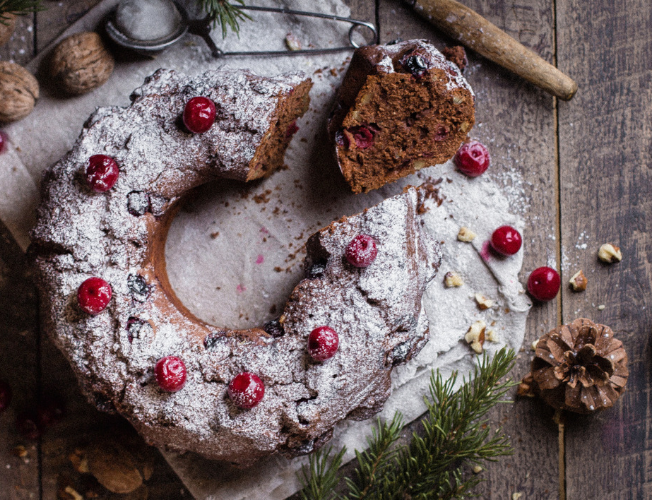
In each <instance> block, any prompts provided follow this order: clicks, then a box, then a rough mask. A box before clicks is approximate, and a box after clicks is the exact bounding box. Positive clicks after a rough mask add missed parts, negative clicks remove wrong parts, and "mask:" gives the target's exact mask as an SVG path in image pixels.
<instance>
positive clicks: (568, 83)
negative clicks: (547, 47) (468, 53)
mask: <svg viewBox="0 0 652 500" xmlns="http://www.w3.org/2000/svg"><path fill="white" fill-rule="evenodd" d="M406 2H407V3H408V4H410V5H413V6H414V9H415V10H416V11H417V12H418V13H419V14H420V15H422V16H423V17H425V18H426V19H427V20H428V21H430V22H431V23H432V24H434V25H435V26H436V27H437V28H439V29H440V30H442V31H443V32H444V33H446V34H447V35H448V36H450V37H451V38H453V39H454V40H457V41H459V42H460V43H461V44H463V45H466V46H467V47H468V48H470V49H472V50H474V51H475V52H477V53H478V54H481V55H483V56H484V57H486V58H487V59H489V60H491V61H493V62H495V63H496V64H499V65H501V66H503V67H505V68H507V69H508V70H510V71H512V72H514V73H516V74H517V75H519V76H521V77H523V78H525V79H526V80H527V81H529V82H531V83H533V84H534V85H537V86H539V87H541V88H542V89H544V90H545V91H546V92H549V93H551V94H552V95H554V96H557V97H559V98H560V99H563V100H565V101H568V100H569V99H571V98H572V97H573V96H574V95H575V92H577V83H575V81H574V80H573V79H571V78H570V77H568V76H567V75H565V74H564V73H562V72H561V71H559V70H558V69H557V68H555V67H554V66H553V65H552V64H550V63H548V62H546V61H545V60H544V59H542V58H541V57H539V56H538V55H537V54H535V53H534V52H532V51H531V50H529V49H527V48H525V47H524V46H523V45H521V44H520V43H519V42H517V41H516V40H515V39H513V38H512V37H511V36H509V35H508V34H507V33H505V32H504V31H502V30H501V29H499V28H498V27H497V26H495V25H494V24H492V23H490V22H489V21H487V20H486V19H485V18H484V17H482V16H481V15H480V14H478V13H477V12H475V11H473V10H471V9H469V8H468V7H466V6H464V5H462V4H461V3H459V2H456V1H455V0H406Z"/></svg>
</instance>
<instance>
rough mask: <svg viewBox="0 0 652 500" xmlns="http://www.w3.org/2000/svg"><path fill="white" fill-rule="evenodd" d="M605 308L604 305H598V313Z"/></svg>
mask: <svg viewBox="0 0 652 500" xmlns="http://www.w3.org/2000/svg"><path fill="white" fill-rule="evenodd" d="M606 308H607V306H605V305H604V304H600V305H599V306H598V311H604V310H605V309H606Z"/></svg>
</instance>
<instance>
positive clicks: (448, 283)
mask: <svg viewBox="0 0 652 500" xmlns="http://www.w3.org/2000/svg"><path fill="white" fill-rule="evenodd" d="M463 284H464V281H462V277H461V276H460V275H459V274H457V273H453V272H448V273H446V274H445V276H444V286H445V287H446V288H453V287H459V286H462V285H463Z"/></svg>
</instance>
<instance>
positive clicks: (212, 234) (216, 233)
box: [211, 231, 220, 240]
mask: <svg viewBox="0 0 652 500" xmlns="http://www.w3.org/2000/svg"><path fill="white" fill-rule="evenodd" d="M219 235H220V232H219V231H215V232H214V233H211V239H212V240H214V239H215V238H217V237H218V236H219Z"/></svg>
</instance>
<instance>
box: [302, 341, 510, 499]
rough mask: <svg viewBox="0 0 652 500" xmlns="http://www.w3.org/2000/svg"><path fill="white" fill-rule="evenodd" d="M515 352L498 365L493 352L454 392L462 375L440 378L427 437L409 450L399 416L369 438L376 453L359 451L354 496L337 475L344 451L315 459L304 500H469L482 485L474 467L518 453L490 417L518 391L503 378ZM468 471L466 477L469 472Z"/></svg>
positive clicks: (433, 383) (349, 483)
mask: <svg viewBox="0 0 652 500" xmlns="http://www.w3.org/2000/svg"><path fill="white" fill-rule="evenodd" d="M514 358H515V354H514V352H513V351H512V350H508V349H506V348H503V349H501V350H500V351H499V352H497V353H496V354H495V355H494V357H493V358H492V359H490V358H489V357H488V356H487V355H486V354H485V355H484V356H483V357H482V359H481V361H480V363H479V365H477V366H476V367H475V368H474V371H473V374H472V376H471V377H469V380H466V379H463V380H462V382H463V384H462V387H461V388H460V389H459V390H457V391H454V390H453V388H454V387H455V383H456V381H457V379H458V374H457V372H455V373H453V375H452V376H451V377H450V378H448V380H444V378H443V377H442V376H441V374H440V373H439V372H437V373H434V372H433V373H432V375H431V378H430V394H429V397H427V398H425V402H426V406H427V408H428V409H427V412H426V416H425V417H424V418H423V420H422V421H421V424H422V425H423V432H422V434H423V435H422V436H420V435H418V434H416V433H415V434H413V435H412V440H411V441H410V443H409V444H407V445H398V446H397V445H396V442H397V440H398V438H399V436H400V432H401V428H402V426H403V421H402V417H401V415H400V414H398V413H397V414H396V415H395V416H394V419H393V420H392V421H391V422H390V423H389V424H388V423H381V422H380V421H379V422H378V427H377V429H374V431H373V434H372V436H371V437H370V438H368V444H369V448H368V449H367V450H366V451H363V452H359V451H356V457H357V468H356V470H355V471H354V473H353V477H352V478H345V483H346V487H347V489H348V493H347V494H346V495H344V496H338V495H337V494H336V493H335V492H334V490H335V488H336V486H337V485H338V484H339V476H338V472H337V469H338V467H339V465H340V464H341V461H342V457H343V455H344V450H342V451H340V452H339V453H338V454H337V455H335V456H334V457H333V458H332V459H331V458H330V454H331V449H328V450H327V451H326V452H323V453H322V452H317V453H315V454H314V455H312V456H311V457H310V468H309V470H307V469H306V468H304V469H303V470H302V472H303V477H302V484H303V485H304V489H303V491H302V493H301V495H302V499H303V500H330V499H332V498H341V499H346V500H363V499H365V500H403V499H406V498H409V499H412V500H416V499H419V500H426V499H430V498H437V499H463V498H469V497H471V496H473V495H472V490H473V488H475V487H476V486H477V485H478V483H480V482H481V481H482V479H481V478H479V477H477V476H471V477H469V474H468V466H469V465H471V464H479V463H482V462H486V461H496V460H497V459H498V458H499V457H502V456H505V455H510V454H511V453H512V450H511V447H510V445H509V441H508V439H507V437H506V436H505V435H504V434H503V432H502V429H501V428H500V427H499V428H497V429H495V430H494V431H492V430H491V429H490V427H489V423H488V421H487V420H486V419H485V417H486V415H487V413H488V412H489V410H490V409H491V408H493V407H494V406H495V405H496V404H498V403H504V402H505V401H504V399H503V398H504V396H505V394H506V393H507V391H508V390H509V389H510V388H511V387H513V386H514V385H516V384H515V383H514V382H512V381H511V380H509V379H508V380H502V379H503V378H504V377H505V376H506V375H507V374H508V373H509V372H510V370H511V369H512V367H513V366H514ZM465 471H466V473H465Z"/></svg>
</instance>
